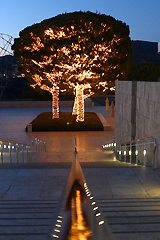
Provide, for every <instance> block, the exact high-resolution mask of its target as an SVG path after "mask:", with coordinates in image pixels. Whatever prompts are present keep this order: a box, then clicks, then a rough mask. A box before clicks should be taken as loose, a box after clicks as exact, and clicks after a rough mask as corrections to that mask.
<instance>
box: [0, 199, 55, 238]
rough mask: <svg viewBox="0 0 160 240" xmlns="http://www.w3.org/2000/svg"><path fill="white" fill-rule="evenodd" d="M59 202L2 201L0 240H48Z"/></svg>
mask: <svg viewBox="0 0 160 240" xmlns="http://www.w3.org/2000/svg"><path fill="white" fill-rule="evenodd" d="M56 208H57V201H51V200H0V240H46V239H48V235H49V233H51V231H52V227H53V224H54V215H55V212H56Z"/></svg>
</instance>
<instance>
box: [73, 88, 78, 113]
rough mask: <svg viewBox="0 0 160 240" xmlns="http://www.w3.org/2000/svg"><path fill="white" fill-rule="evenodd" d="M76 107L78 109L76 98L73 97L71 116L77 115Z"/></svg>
mask: <svg viewBox="0 0 160 240" xmlns="http://www.w3.org/2000/svg"><path fill="white" fill-rule="evenodd" d="M76 95H77V90H76ZM77 107H78V106H77V96H75V99H74V105H73V110H72V115H77Z"/></svg>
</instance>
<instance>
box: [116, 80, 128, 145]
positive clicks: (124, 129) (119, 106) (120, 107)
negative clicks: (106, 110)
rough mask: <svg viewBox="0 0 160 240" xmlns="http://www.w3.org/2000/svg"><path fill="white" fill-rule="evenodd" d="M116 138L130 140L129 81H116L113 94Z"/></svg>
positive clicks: (122, 140) (119, 140)
mask: <svg viewBox="0 0 160 240" xmlns="http://www.w3.org/2000/svg"><path fill="white" fill-rule="evenodd" d="M115 122H116V140H117V141H118V142H126V141H130V140H131V82H127V81H117V82H116V95H115Z"/></svg>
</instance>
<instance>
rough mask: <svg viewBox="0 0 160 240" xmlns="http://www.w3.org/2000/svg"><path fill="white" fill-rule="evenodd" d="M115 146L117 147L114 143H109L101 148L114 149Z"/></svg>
mask: <svg viewBox="0 0 160 240" xmlns="http://www.w3.org/2000/svg"><path fill="white" fill-rule="evenodd" d="M116 146H117V144H116V143H109V144H105V145H102V148H109V147H116Z"/></svg>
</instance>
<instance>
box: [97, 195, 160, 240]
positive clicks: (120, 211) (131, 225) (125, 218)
mask: <svg viewBox="0 0 160 240" xmlns="http://www.w3.org/2000/svg"><path fill="white" fill-rule="evenodd" d="M96 204H97V206H99V208H100V210H101V212H102V213H103V215H104V217H105V218H106V219H107V222H108V223H109V225H110V226H111V229H112V231H113V233H114V234H115V237H116V239H117V240H128V239H130V240H133V239H134V240H135V239H136V240H153V239H154V240H160V198H132V199H131V198H120V199H96Z"/></svg>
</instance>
